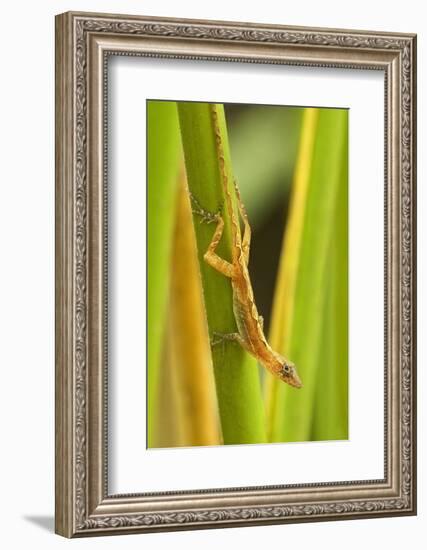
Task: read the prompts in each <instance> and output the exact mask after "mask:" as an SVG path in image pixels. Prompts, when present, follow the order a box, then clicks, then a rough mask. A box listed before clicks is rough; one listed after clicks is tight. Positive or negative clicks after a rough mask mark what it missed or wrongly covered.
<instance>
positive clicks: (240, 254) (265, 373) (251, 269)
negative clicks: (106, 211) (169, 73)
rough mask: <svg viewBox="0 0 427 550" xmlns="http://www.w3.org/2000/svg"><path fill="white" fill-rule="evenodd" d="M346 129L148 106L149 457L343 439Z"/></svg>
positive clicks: (278, 114)
mask: <svg viewBox="0 0 427 550" xmlns="http://www.w3.org/2000/svg"><path fill="white" fill-rule="evenodd" d="M348 118H349V111H348V110H347V109H334V108H313V107H294V106H276V105H248V104H231V103H226V104H220V103H198V102H183V101H178V102H173V101H156V100H148V101H147V153H148V154H147V158H148V167H147V187H148V189H147V194H148V201H147V204H148V213H147V220H148V221H147V223H148V227H147V234H148V252H147V255H148V258H147V266H148V289H147V292H148V296H147V303H148V339H147V341H148V344H147V345H148V380H147V382H148V384H147V387H148V399H147V409H148V410H147V421H148V432H147V433H148V447H149V448H159V447H160V448H164V447H189V446H205V445H238V444H248V443H253V444H254V443H285V442H298V441H327V440H346V439H348V436H349V434H348V391H349V389H348Z"/></svg>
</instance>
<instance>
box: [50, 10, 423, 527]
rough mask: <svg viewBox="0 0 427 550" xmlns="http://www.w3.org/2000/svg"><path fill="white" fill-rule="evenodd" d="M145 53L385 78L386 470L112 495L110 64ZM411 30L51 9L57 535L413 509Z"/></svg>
mask: <svg viewBox="0 0 427 550" xmlns="http://www.w3.org/2000/svg"><path fill="white" fill-rule="evenodd" d="M111 54H114V55H140V56H149V57H169V58H171V57H172V58H187V59H189V58H190V59H200V60H206V62H212V61H215V60H224V61H231V62H249V63H275V64H280V63H285V64H297V65H302V66H316V67H346V68H349V69H357V68H368V69H372V70H381V71H384V74H385V123H386V136H385V150H384V154H385V157H384V158H385V167H386V170H385V173H386V178H385V189H386V205H385V233H386V239H385V247H386V265H385V277H386V296H385V321H386V323H385V326H386V362H385V397H386V399H385V403H386V410H385V413H386V414H385V418H386V422H385V477H384V479H378V480H377V479H375V480H367V481H363V482H355V481H349V482H346V483H323V484H303V485H299V486H281V487H258V488H257V487H243V488H239V489H233V490H225V489H224V490H199V491H193V492H170V493H157V494H143V495H139V494H133V495H124V496H121V495H109V494H108V492H107V484H106V464H107V454H106V392H105V381H106V372H105V371H106V369H105V354H106V349H105V338H104V333H105V315H104V307H105V288H104V285H103V273H104V262H105V258H106V255H105V254H106V253H105V248H104V245H105V242H104V241H105V233H104V231H105V229H104V228H105V225H104V221H105V220H104V211H103V208H104V193H105V187H104V179H105V164H104V159H105V137H104V132H103V128H104V117H105V116H106V115H105V104H104V101H105V92H106V89H105V84H104V83H105V59H106V56H108V55H111ZM415 120H416V37H415V35H411V34H400V33H399V34H398V33H382V32H381V33H377V32H366V31H347V30H331V29H308V28H302V27H283V26H276V25H275V26H269V25H256V24H248V23H230V22H216V21H193V20H178V19H163V18H152V17H136V16H123V15H104V14H89V13H65V14H62V15H59V16H57V18H56V236H57V237H56V511H55V516H56V532H57V533H59V534H61V535H63V536H66V537H77V536H88V535H101V534H102V535H105V534H118V533H130V532H147V531H164V530H177V529H197V528H207V527H226V526H239V525H245V526H248V525H260V524H272V523H288V522H300V521H319V520H332V519H349V518H362V517H363V518H367V517H382V516H393V515H411V514H415V513H416V422H415V412H416V401H415V399H416V391H415V389H416V386H415V383H416V370H415V366H416V271H415V270H416V215H415V214H416V212H415V208H416V192H415V170H416V166H415V163H416V159H415V153H416V141H415Z"/></svg>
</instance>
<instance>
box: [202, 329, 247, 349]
mask: <svg viewBox="0 0 427 550" xmlns="http://www.w3.org/2000/svg"><path fill="white" fill-rule="evenodd" d="M212 334H213V339H212V340H211V346H212V347H213V346H217V345H218V344H220V343H222V342H224V340H228V341H231V342H237V343H238V344H240V345H241V346H242V348H243V349H245V350H247V349H248V345H247V343H246V341H245V340H244V338H242V336H241V335H240V334H239V333H238V332H229V333H227V334H224V333H222V332H213V333H212Z"/></svg>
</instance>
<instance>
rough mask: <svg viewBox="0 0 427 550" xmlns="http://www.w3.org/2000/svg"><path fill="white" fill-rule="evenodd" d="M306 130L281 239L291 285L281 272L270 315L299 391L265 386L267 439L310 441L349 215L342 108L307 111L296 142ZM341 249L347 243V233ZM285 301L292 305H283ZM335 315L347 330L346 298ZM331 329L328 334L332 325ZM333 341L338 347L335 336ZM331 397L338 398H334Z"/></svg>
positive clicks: (271, 384)
mask: <svg viewBox="0 0 427 550" xmlns="http://www.w3.org/2000/svg"><path fill="white" fill-rule="evenodd" d="M313 115H315V117H314V118H313ZM307 131H308V132H311V138H312V144H311V147H306V148H305V150H304V158H303V159H302V160H301V159H300V160H299V163H298V170H299V171H300V172H301V171H303V172H304V176H303V177H299V175H298V173H297V175H296V184H298V183H299V185H296V188H295V189H294V194H295V193H296V195H299V200H292V202H291V212H290V219H289V225H288V227H287V230H286V231H287V233H289V234H290V235H292V238H291V239H288V240H287V241H286V242H287V243H288V244H289V246H288V247H285V250H284V254H285V255H286V258H285V259H284V260H283V261H284V264H286V265H288V266H291V268H292V269H291V270H293V273H294V278H293V281H294V284H293V286H292V285H291V287H290V288H289V287H288V288H287V289H285V290H284V291H283V283H282V284H281V281H280V275H279V281H278V290H280V289H281V292H279V293H278V299H279V300H280V301H278V302H277V304H275V305H276V308H278V310H279V311H280V310H281V309H282V308H286V307H287V311H286V315H280V314H279V313H277V314H276V323H279V325H280V326H279V330H278V335H276V338H275V339H276V340H278V348H279V351H281V352H282V353H283V354H284V355H285V356H287V357H288V358H289V359H290V360H292V361H293V362H294V363H295V364H296V366H297V369H298V372H299V374H300V376H301V379H302V381H303V384H304V387H303V388H302V389H301V390H299V391H295V390H294V389H293V388H290V387H289V386H286V385H285V384H283V383H280V381H275V380H274V381H273V380H271V381H270V382H269V391H268V411H269V430H270V432H269V433H270V437H271V439H272V441H305V440H310V439H311V436H312V432H313V426H314V415H315V400H316V395H317V392H321V391H322V390H323V389H324V383H325V381H324V378H323V374H324V369H325V365H324V361H325V360H326V359H325V356H324V354H325V353H327V354H328V357H329V356H330V355H329V354H330V352H329V351H326V350H327V346H326V347H324V342H323V338H324V336H325V330H326V329H325V323H328V327H329V324H330V322H331V319H330V317H328V315H327V313H328V311H329V310H328V306H327V300H328V289H330V278H331V271H332V270H333V269H334V267H333V266H332V264H331V263H330V251H331V243H333V242H334V239H335V238H336V236H337V231H338V222H337V215H336V214H337V212H338V210H339V209H341V210H342V211H343V212H342V214H343V216H345V220H346V218H347V203H346V201H343V202H342V203H341V204H340V202H339V200H340V199H339V197H340V196H341V197H342V187H343V186H347V133H348V112H347V111H346V110H340V109H319V110H314V111H313V110H311V109H307V111H306V113H305V114H304V123H303V135H302V143H303V140H304V139H306V138H307V136H304V133H306V132H307ZM299 186H303V187H304V192H303V193H300V188H299ZM345 220H344V221H345ZM343 223H344V222H341V227H342V226H343ZM285 240H286V239H285ZM295 242H297V243H298V244H297V245H296V246H295ZM341 246H342V247H344V246H345V247H346V246H347V239H346V238H345V236H343V241H342V245H341ZM286 248H288V249H287V250H286ZM344 269H346V266H344V267H342V269H341V270H340V273H336V276H341V275H342V272H343V270H344ZM341 283H342V285H343V288H344V287H345V286H346V280H345V279H343V280H342V281H341ZM343 292H344V291H343V290H342V291H341V293H343ZM344 294H345V292H344ZM275 301H276V298H275ZM289 301H291V303H292V307H289V306H285V303H286V302H289ZM337 315H339V318H336V319H335V314H334V323H337V324H339V323H343V327H345V323H346V322H347V321H346V319H347V306H346V302H345V301H344V302H343V303H342V304H341V305H340V308H339V312H338V313H337ZM277 319H279V320H280V322H279V321H278V320H277ZM273 324H274V321H273ZM275 330H276V332H277V327H273V330H272V332H274V331H275ZM328 330H329V328H328ZM330 330H331V331H333V327H330ZM335 340H336V343H335V344H336V345H338V344H337V342H338V341H339V340H340V336H339V335H338V334H337V335H336V338H335ZM341 343H342V340H341ZM335 344H334V345H335ZM339 345H341V344H339ZM334 353H335V351H334ZM337 353H338V352H337ZM340 354H341V356H342V357H343V355H344V354H345V346H344V345H343V349H342V350H341V351H340ZM329 368H331V369H332V368H340V369H342V372H346V370H347V362H346V359H345V361H344V358H343V360H342V362H341V363H340V364H339V366H338V365H337V363H336V362H334V365H333V366H332V365H330V366H329ZM341 397H342V396H341ZM330 398H332V399H337V400H338V399H339V397H338V394H337V395H335V394H334V395H332V396H330ZM316 412H317V413H318V412H319V411H318V410H316Z"/></svg>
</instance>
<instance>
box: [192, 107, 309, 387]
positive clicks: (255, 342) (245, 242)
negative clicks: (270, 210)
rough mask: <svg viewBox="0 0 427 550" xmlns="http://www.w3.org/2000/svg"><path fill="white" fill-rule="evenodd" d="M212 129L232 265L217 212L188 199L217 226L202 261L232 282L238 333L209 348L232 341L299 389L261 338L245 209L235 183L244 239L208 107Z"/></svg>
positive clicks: (289, 367) (286, 364)
mask: <svg viewBox="0 0 427 550" xmlns="http://www.w3.org/2000/svg"><path fill="white" fill-rule="evenodd" d="M211 112H212V118H213V127H214V131H215V138H216V144H217V151H218V158H219V163H220V168H221V179H222V183H223V188H224V195H225V203H226V209H227V213H228V214H229V217H230V220H231V233H232V254H231V262H228V261H226V260H225V259H224V258H221V257H220V256H219V255H218V254H217V253H216V248H217V246H218V244H219V242H220V240H221V237H222V233H223V230H224V219H223V218H222V216H221V214H220V213H217V214H212V213H210V212H207V211H206V210H204V209H203V208H202V207H201V206H200V204H199V203H198V201H197V200H196V199H195V197H193V196H192V195H190V196H191V199H192V202H193V212H194V213H195V214H198V215H199V216H201V217H202V219H203V220H204V221H206V222H207V223H211V222H216V224H217V226H216V229H215V232H214V234H213V237H212V241H211V243H210V244H209V246H208V249H207V251H206V252H205V254H204V260H205V261H206V262H207V263H208V264H209V265H210V266H211V267H213V268H214V269H216V270H217V271H218V272H219V273H221V274H222V275H224V276H225V277H229V278H230V279H231V285H232V289H233V311H234V317H235V319H236V324H237V328H238V331H239V332H233V333H229V334H219V333H214V336H215V337H216V338H217V340H216V341H214V342H212V345H215V344H217V343H218V342H220V341H222V340H231V341H234V342H237V343H239V344H240V345H241V346H242V348H243V349H245V350H246V351H247V352H249V353H250V354H251V355H253V356H254V357H255V358H256V359H257V361H258V362H259V363H261V365H263V366H264V367H265V368H266V369H267V370H268V371H270V372H271V373H272V374H274V375H276V376H278V377H279V378H280V379H281V380H283V381H284V382H287V383H288V384H290V385H291V386H294V387H295V388H301V386H302V383H301V380H300V378H299V376H298V374H297V371H296V368H295V366H294V364H293V363H292V362H291V361H288V360H287V359H285V358H284V357H282V356H281V355H280V354H279V353H277V352H276V351H274V350H273V349H272V348H271V347H270V345H269V343H268V342H267V339H266V337H265V335H264V330H263V318H262V317H261V316H260V315H259V314H258V310H257V308H256V305H255V300H254V295H253V290H252V285H251V280H250V276H249V271H248V261H249V250H250V242H251V227H250V225H249V220H248V216H247V213H246V209H245V206H244V204H243V202H242V200H241V197H240V192H239V189H238V187H237V184H236V182H234V184H235V189H236V199H237V205H238V210H239V213H240V216H241V217H242V220H243V225H244V231H243V238H242V237H241V234H240V227H239V224H238V220H237V219H236V215H235V212H234V208H233V203H232V198H231V194H230V190H229V187H228V178H227V176H226V172H225V161H224V153H223V148H222V141H221V134H220V131H219V125H218V115H217V112H216V110H215V107H212V108H211Z"/></svg>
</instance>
